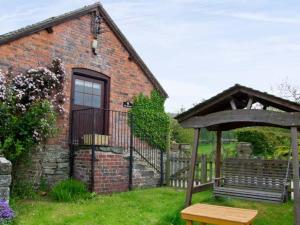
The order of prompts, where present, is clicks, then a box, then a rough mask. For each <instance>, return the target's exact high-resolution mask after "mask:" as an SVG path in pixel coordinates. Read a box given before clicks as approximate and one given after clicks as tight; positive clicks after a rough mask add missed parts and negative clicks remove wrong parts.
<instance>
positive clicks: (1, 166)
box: [0, 157, 12, 201]
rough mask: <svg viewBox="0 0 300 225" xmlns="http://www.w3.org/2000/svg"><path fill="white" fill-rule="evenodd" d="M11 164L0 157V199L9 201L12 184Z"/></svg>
mask: <svg viewBox="0 0 300 225" xmlns="http://www.w3.org/2000/svg"><path fill="white" fill-rule="evenodd" d="M11 167H12V165H11V162H10V161H8V160H7V159H6V158H4V157H0V198H1V199H5V200H7V201H9V192H10V184H11V169H12V168H11Z"/></svg>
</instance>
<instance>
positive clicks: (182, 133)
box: [170, 116, 194, 145]
mask: <svg viewBox="0 0 300 225" xmlns="http://www.w3.org/2000/svg"><path fill="white" fill-rule="evenodd" d="M170 122H171V123H170V132H171V141H174V142H176V143H187V144H191V145H192V144H193V139H194V130H193V129H186V128H183V127H182V126H181V125H180V124H179V123H178V121H177V120H176V119H174V118H172V117H171V116H170Z"/></svg>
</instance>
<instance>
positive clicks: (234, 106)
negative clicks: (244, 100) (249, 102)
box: [230, 99, 237, 110]
mask: <svg viewBox="0 0 300 225" xmlns="http://www.w3.org/2000/svg"><path fill="white" fill-rule="evenodd" d="M230 105H231V108H232V109H233V110H236V109H237V107H236V104H235V102H234V99H231V100H230Z"/></svg>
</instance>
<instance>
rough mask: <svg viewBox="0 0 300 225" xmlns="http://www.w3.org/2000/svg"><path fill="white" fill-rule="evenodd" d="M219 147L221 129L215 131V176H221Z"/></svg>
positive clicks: (220, 144)
mask: <svg viewBox="0 0 300 225" xmlns="http://www.w3.org/2000/svg"><path fill="white" fill-rule="evenodd" d="M221 148H222V131H220V130H218V131H217V146H216V162H215V168H216V173H215V177H216V178H219V177H220V176H221Z"/></svg>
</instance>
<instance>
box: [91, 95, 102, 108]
mask: <svg viewBox="0 0 300 225" xmlns="http://www.w3.org/2000/svg"><path fill="white" fill-rule="evenodd" d="M100 101H101V100H100V96H98V95H94V96H93V107H95V108H100V105H101V102H100Z"/></svg>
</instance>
